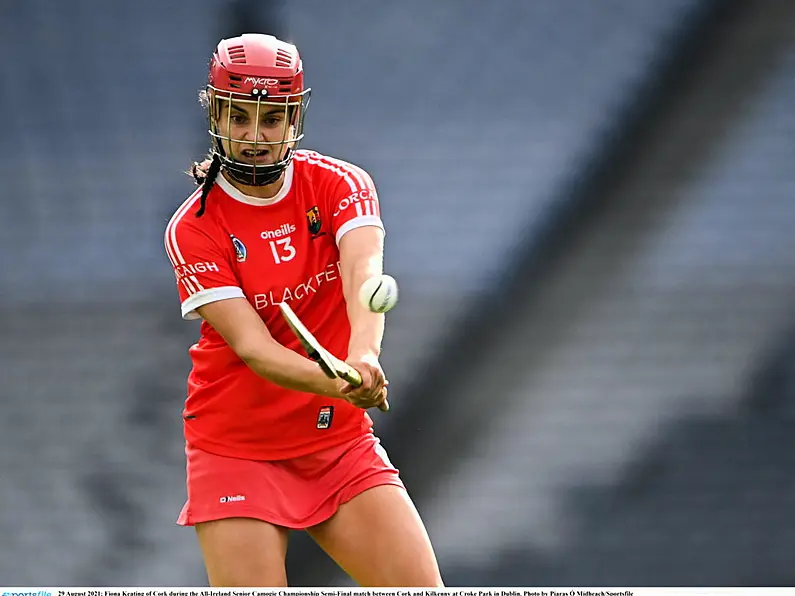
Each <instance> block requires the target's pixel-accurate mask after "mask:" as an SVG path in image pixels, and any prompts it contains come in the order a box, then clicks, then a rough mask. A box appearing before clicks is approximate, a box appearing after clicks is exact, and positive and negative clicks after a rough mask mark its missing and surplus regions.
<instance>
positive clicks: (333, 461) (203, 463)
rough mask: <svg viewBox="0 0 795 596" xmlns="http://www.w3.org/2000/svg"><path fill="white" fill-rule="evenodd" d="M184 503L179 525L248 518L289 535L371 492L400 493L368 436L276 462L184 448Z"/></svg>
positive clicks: (396, 480)
mask: <svg viewBox="0 0 795 596" xmlns="http://www.w3.org/2000/svg"><path fill="white" fill-rule="evenodd" d="M185 454H186V456H187V472H188V476H187V487H188V500H187V502H186V503H185V506H184V507H183V508H182V512H181V513H180V515H179V519H178V520H177V524H179V525H181V526H192V525H194V524H197V523H201V522H206V521H211V520H216V519H224V518H228V517H252V518H255V519H261V520H263V521H266V522H269V523H272V524H274V525H277V526H284V527H286V528H292V529H305V528H309V527H311V526H314V525H317V524H319V523H321V522H323V521H325V520H327V519H328V518H330V517H331V516H332V515H334V513H335V512H336V511H337V509H338V508H339V506H340V505H341V504H342V503H345V502H347V501H350V500H351V499H352V498H353V497H355V496H356V495H358V494H360V493H362V492H364V491H365V490H367V489H369V488H373V487H374V486H379V485H382V484H393V485H395V486H399V487H401V488H404V487H403V482H402V481H401V480H400V476H399V475H398V470H397V469H396V468H395V467H394V466H393V465H392V463H391V462H390V461H389V458H388V456H387V454H386V451H385V450H384V448H383V447H382V446H381V444H380V441H379V440H378V438H377V437H376V436H375V435H373V434H372V433H368V434H365V435H362V436H361V437H357V438H355V439H353V440H352V441H348V442H347V443H343V444H342V445H337V446H336V447H331V448H329V449H324V450H323V451H319V452H318V453H312V454H309V455H304V456H302V457H296V458H294V459H286V460H279V461H256V460H249V459H237V458H232V457H224V456H221V455H214V454H212V453H208V452H206V451H202V450H201V449H198V448H197V447H194V446H193V445H190V444H188V445H186V447H185Z"/></svg>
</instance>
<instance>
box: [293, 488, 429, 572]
mask: <svg viewBox="0 0 795 596" xmlns="http://www.w3.org/2000/svg"><path fill="white" fill-rule="evenodd" d="M308 532H309V534H310V535H311V536H312V538H314V539H315V541H316V542H317V543H318V544H319V545H320V547H321V548H322V549H323V550H324V551H326V552H327V553H328V554H329V556H330V557H331V558H332V559H334V560H335V561H336V562H337V564H338V565H339V566H340V567H342V568H343V569H344V570H345V572H346V573H348V574H349V575H350V576H351V577H352V578H353V579H354V581H356V582H357V583H358V584H359V585H360V586H368V587H369V586H378V587H390V586H391V587H411V586H414V587H427V586H437V587H440V586H442V585H443V584H442V578H441V575H440V574H439V566H438V564H437V562H436V556H435V554H434V552H433V547H432V546H431V541H430V539H429V538H428V533H427V532H426V531H425V526H424V525H423V523H422V520H421V519H420V516H419V514H418V513H417V510H416V508H415V507H414V503H412V501H411V499H410V498H409V496H408V494H407V493H406V491H405V490H404V489H402V488H400V487H397V486H393V485H382V486H376V487H374V488H370V489H368V490H366V491H364V492H362V493H360V494H359V495H357V496H356V497H354V498H353V499H351V500H350V501H348V502H347V503H345V504H343V505H341V506H340V508H339V510H338V511H337V513H335V514H334V516H332V517H331V518H330V519H329V520H327V521H325V522H323V523H322V524H319V525H317V526H314V527H313V528H310V529H309V530H308Z"/></svg>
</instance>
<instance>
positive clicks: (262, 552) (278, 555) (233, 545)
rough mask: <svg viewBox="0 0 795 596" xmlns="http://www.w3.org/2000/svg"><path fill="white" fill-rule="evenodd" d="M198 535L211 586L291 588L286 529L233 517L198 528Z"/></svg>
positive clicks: (245, 518) (250, 519)
mask: <svg viewBox="0 0 795 596" xmlns="http://www.w3.org/2000/svg"><path fill="white" fill-rule="evenodd" d="M196 535H197V536H198V538H199V546H200V547H201V550H202V555H203V556H204V565H205V567H206V568H207V578H208V579H209V580H210V585H211V586H223V587H234V586H258V587H277V586H286V585H287V573H286V571H285V565H284V560H285V557H286V555H287V539H288V537H289V531H288V530H287V529H286V528H282V527H280V526H274V525H273V524H269V523H267V522H264V521H261V520H258V519H252V518H247V517H233V518H228V519H219V520H214V521H209V522H203V523H199V524H196Z"/></svg>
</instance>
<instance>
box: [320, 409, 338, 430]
mask: <svg viewBox="0 0 795 596" xmlns="http://www.w3.org/2000/svg"><path fill="white" fill-rule="evenodd" d="M333 418H334V406H323V407H322V408H320V411H319V412H318V413H317V427H318V428H319V429H325V428H328V427H329V426H331V421H332V419H333Z"/></svg>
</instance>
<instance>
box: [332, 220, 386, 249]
mask: <svg viewBox="0 0 795 596" xmlns="http://www.w3.org/2000/svg"><path fill="white" fill-rule="evenodd" d="M364 226H375V227H377V228H380V229H381V231H382V232H383V233H384V235H386V230H385V229H384V222H382V221H381V218H380V217H378V216H377V215H362V216H360V217H354V218H353V219H351V220H348V221H346V222H345V223H344V224H342V225H341V226H340V229H339V230H337V236H336V238H335V240H336V241H337V246H339V245H340V240H341V239H342V237H343V236H344V235H345V234H347V233H348V232H350V231H351V230H355V229H356V228H363V227H364Z"/></svg>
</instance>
